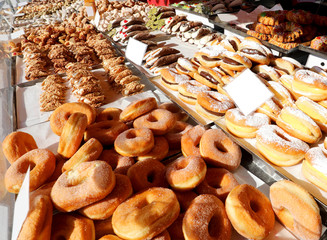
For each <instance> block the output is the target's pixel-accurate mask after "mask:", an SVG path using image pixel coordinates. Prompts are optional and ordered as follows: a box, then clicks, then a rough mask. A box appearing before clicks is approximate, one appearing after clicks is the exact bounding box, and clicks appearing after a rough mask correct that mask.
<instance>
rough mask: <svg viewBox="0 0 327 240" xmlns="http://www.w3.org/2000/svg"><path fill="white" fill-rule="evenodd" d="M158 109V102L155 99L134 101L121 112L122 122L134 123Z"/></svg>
mask: <svg viewBox="0 0 327 240" xmlns="http://www.w3.org/2000/svg"><path fill="white" fill-rule="evenodd" d="M157 107H158V104H157V100H156V99H155V98H153V97H150V98H145V99H142V100H138V101H134V102H132V103H131V104H129V105H128V106H127V107H126V108H125V109H124V110H123V111H122V112H121V114H120V120H121V121H123V122H129V121H132V120H134V119H136V118H138V117H140V116H142V115H143V114H146V113H148V112H150V111H152V110H153V109H155V108H157Z"/></svg>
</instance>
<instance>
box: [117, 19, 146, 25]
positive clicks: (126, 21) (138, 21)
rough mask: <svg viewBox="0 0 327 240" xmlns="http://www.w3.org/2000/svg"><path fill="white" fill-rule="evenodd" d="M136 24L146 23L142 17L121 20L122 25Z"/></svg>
mask: <svg viewBox="0 0 327 240" xmlns="http://www.w3.org/2000/svg"><path fill="white" fill-rule="evenodd" d="M135 24H144V21H143V19H141V18H129V19H125V20H123V21H121V22H120V26H130V25H135Z"/></svg>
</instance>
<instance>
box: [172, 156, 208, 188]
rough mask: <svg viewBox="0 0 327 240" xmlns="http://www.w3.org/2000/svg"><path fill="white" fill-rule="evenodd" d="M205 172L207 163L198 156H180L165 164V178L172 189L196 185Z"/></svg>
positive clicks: (201, 179)
mask: <svg viewBox="0 0 327 240" xmlns="http://www.w3.org/2000/svg"><path fill="white" fill-rule="evenodd" d="M206 172H207V165H206V163H205V162H204V160H203V159H202V158H201V157H200V156H188V157H181V158H178V159H177V160H175V161H174V162H172V163H171V164H169V165H168V166H167V170H166V179H167V181H168V183H169V185H170V186H171V187H172V188H173V189H175V190H179V191H187V190H191V189H193V188H195V187H196V186H198V185H199V184H200V183H201V182H202V181H203V179H204V177H205V175H206Z"/></svg>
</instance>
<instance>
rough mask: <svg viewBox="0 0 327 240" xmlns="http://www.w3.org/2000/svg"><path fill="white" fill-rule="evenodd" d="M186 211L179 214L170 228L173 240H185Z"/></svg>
mask: <svg viewBox="0 0 327 240" xmlns="http://www.w3.org/2000/svg"><path fill="white" fill-rule="evenodd" d="M184 215H185V213H181V214H179V215H178V218H177V219H176V220H175V222H173V223H172V224H171V225H170V226H169V227H168V228H167V230H168V232H169V235H170V236H171V239H173V240H185V238H184V234H183V218H184Z"/></svg>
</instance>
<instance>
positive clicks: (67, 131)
mask: <svg viewBox="0 0 327 240" xmlns="http://www.w3.org/2000/svg"><path fill="white" fill-rule="evenodd" d="M86 127H87V117H86V115H85V114H84V113H80V112H75V113H73V114H72V115H70V117H69V119H68V120H67V121H66V123H65V126H64V127H63V129H62V132H61V135H60V139H59V145H58V150H57V152H58V153H59V154H60V155H61V156H62V157H63V158H70V157H72V156H73V155H74V154H75V153H76V152H77V150H78V148H79V147H80V145H81V142H82V140H83V134H84V132H85V129H86Z"/></svg>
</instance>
